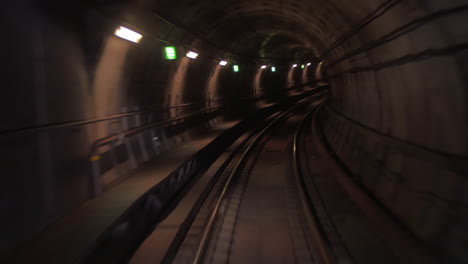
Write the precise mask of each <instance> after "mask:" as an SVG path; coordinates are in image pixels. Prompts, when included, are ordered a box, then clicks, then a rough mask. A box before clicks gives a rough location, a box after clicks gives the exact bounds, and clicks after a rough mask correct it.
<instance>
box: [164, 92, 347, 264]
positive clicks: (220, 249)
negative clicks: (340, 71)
mask: <svg viewBox="0 0 468 264" xmlns="http://www.w3.org/2000/svg"><path fill="white" fill-rule="evenodd" d="M319 102H320V101H315V103H312V109H310V101H308V102H307V103H308V104H305V102H303V103H302V104H298V105H296V106H294V107H292V108H291V109H288V110H286V111H284V112H282V113H278V114H276V115H274V116H272V117H270V119H269V120H267V122H266V125H265V126H263V128H261V129H257V130H254V131H251V132H250V134H249V135H247V136H245V137H244V138H243V139H242V140H241V141H239V142H237V144H236V147H235V148H234V149H233V150H232V153H231V155H230V156H229V158H227V159H226V161H225V162H224V164H223V165H222V166H220V169H219V170H218V171H217V172H216V175H215V177H213V178H216V179H217V180H216V182H213V183H212V184H211V185H208V186H207V188H209V191H208V192H207V195H205V196H204V197H202V198H199V199H200V201H199V202H198V203H197V205H198V206H195V207H194V208H193V209H192V213H191V214H190V216H189V217H188V218H187V219H186V220H185V221H184V225H182V227H181V228H180V229H179V232H178V234H177V236H176V238H175V239H174V241H173V242H172V244H171V246H170V247H169V250H168V251H167V253H166V254H165V256H164V258H163V259H162V261H161V262H163V263H172V262H173V263H272V262H282V263H350V262H343V261H341V262H335V257H334V254H335V253H336V252H334V251H332V250H331V249H329V247H330V244H329V243H327V242H328V240H327V241H325V239H323V238H322V239H317V238H319V237H322V233H319V232H317V233H313V230H316V231H317V230H321V229H322V228H319V227H317V224H319V222H318V221H316V220H314V218H315V212H312V211H311V204H310V203H308V202H307V201H306V199H308V198H307V197H305V196H304V195H305V193H306V192H307V190H306V189H305V188H304V187H303V186H302V185H303V184H304V181H303V180H301V178H300V177H301V172H300V167H299V166H297V163H298V162H299V161H297V163H296V161H294V160H293V162H291V160H289V159H285V158H284V157H285V156H287V157H289V156H290V155H291V151H293V153H294V156H293V157H294V159H295V160H296V159H297V160H298V159H299V158H298V157H297V154H296V152H297V145H298V144H300V142H299V141H300V139H299V138H300V137H299V134H300V130H301V129H303V123H304V122H303V121H301V120H303V119H304V117H305V116H307V113H308V112H309V111H311V110H313V108H314V107H315V106H316V105H318V104H319ZM291 143H294V148H292V149H291ZM291 168H293V169H294V171H295V172H294V174H293V175H291ZM322 222H323V221H322ZM320 223H321V222H320ZM335 248H336V243H335ZM324 252H329V253H324ZM342 255H343V254H342Z"/></svg>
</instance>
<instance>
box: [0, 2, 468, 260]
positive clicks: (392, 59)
mask: <svg viewBox="0 0 468 264" xmlns="http://www.w3.org/2000/svg"><path fill="white" fill-rule="evenodd" d="M148 10H156V11H158V12H157V14H164V15H167V16H168V17H169V18H172V19H173V20H172V21H176V23H169V22H167V20H165V19H164V18H162V17H161V16H158V15H154V13H151V12H149V11H148ZM278 10H282V13H281V12H278ZM467 10H468V7H467V6H466V3H465V1H462V0H458V1H456V0H452V1H436V0H425V1H424V0H420V1H416V0H412V1H397V0H395V1H392V0H390V1H371V0H359V1H353V3H349V1H345V0H333V1H322V0H316V1H286V3H282V2H281V3H280V2H279V1H270V2H265V1H261V0H255V1H249V3H247V2H246V3H243V2H242V1H221V2H219V1H218V2H213V1H197V2H192V1H178V2H177V3H175V2H174V1H154V2H152V1H128V2H127V1H95V2H94V3H92V4H91V3H77V2H75V3H71V4H70V3H66V4H61V3H59V2H58V1H57V2H55V1H38V2H33V1H27V0H20V1H15V2H9V3H7V7H6V8H4V9H2V11H0V12H2V15H1V18H0V19H1V20H2V22H3V23H2V24H3V25H4V26H3V27H2V30H3V31H4V32H3V34H2V35H3V36H9V37H8V38H5V39H4V40H3V43H2V49H1V52H2V58H3V63H4V65H8V67H7V68H6V71H4V74H3V76H4V87H5V89H4V91H3V92H2V97H1V99H0V100H1V104H0V108H1V110H2V113H4V116H5V117H6V118H4V122H2V123H1V124H0V129H1V131H8V130H16V129H19V128H24V127H30V126H43V125H47V124H53V123H60V122H69V121H74V120H87V119H92V118H96V117H103V116H107V115H111V114H116V113H122V112H128V111H134V110H139V109H144V108H145V107H148V106H167V105H171V104H178V103H189V102H200V101H203V100H205V99H206V98H207V97H208V96H209V94H213V96H221V97H222V98H224V102H225V103H228V104H229V103H232V104H231V106H230V107H231V108H232V109H235V108H236V102H237V98H245V97H250V96H252V95H255V91H254V90H255V87H254V85H255V75H256V73H257V71H258V66H259V65H261V64H263V63H266V64H269V63H268V61H267V62H262V61H256V58H257V56H259V57H262V56H264V57H272V56H274V55H275V54H283V53H284V54H287V56H288V60H285V61H282V62H281V63H277V65H278V69H279V71H278V75H272V73H267V72H264V73H262V75H261V76H260V81H259V87H260V89H259V90H258V91H262V92H265V94H267V95H268V96H269V97H277V95H278V94H279V95H281V94H283V90H284V88H287V86H288V84H287V82H288V78H287V72H288V71H289V70H290V65H291V64H292V63H294V62H295V63H298V64H302V63H306V62H308V61H309V58H312V57H313V56H311V55H310V54H313V55H314V56H315V58H316V59H317V60H316V61H312V60H311V61H312V62H313V63H314V64H313V65H312V66H311V67H310V69H308V71H307V72H310V73H311V74H312V73H313V72H314V71H315V68H316V65H317V64H316V63H317V62H318V61H319V60H321V61H323V65H324V68H325V69H326V70H327V74H326V77H327V80H328V81H329V83H330V96H329V103H328V105H327V107H325V108H324V110H323V111H322V114H321V116H322V120H323V128H324V132H325V138H326V140H327V141H328V142H329V144H330V146H331V147H332V148H333V149H334V150H335V151H336V153H337V155H338V157H339V158H340V160H341V161H343V163H344V164H345V165H346V166H347V168H348V169H349V170H350V172H352V173H353V174H354V175H355V177H356V178H357V179H358V180H359V181H360V182H361V183H362V184H363V186H365V187H366V188H367V189H368V190H369V192H370V193H371V194H372V195H373V196H374V197H375V198H376V199H378V200H379V201H380V202H381V204H382V205H383V206H384V207H386V208H387V209H388V210H389V212H391V213H392V214H393V215H394V216H395V218H396V219H398V220H399V221H401V223H402V225H403V226H404V227H405V228H407V229H408V230H409V231H410V232H411V233H412V234H413V235H414V236H415V237H416V238H417V239H419V240H420V241H422V242H423V243H425V244H426V245H427V246H428V247H430V248H433V249H435V250H434V254H436V255H439V256H441V257H444V258H451V259H453V260H457V261H467V260H468V256H467V254H466V252H464V247H465V246H464V245H465V244H464V243H465V242H464V241H466V238H467V234H468V232H467V231H468V230H467V228H468V225H467V224H466V222H467V211H466V202H467V200H466V197H467V196H466V194H465V192H464V190H466V188H467V186H466V179H465V178H466V175H468V170H467V168H466V164H467V158H466V157H467V152H468V151H467V149H468V144H467V138H468V137H467V136H466V135H468V133H467V124H468V122H467V121H468V117H467V110H468V108H467V105H468V104H467V99H468V98H467V94H466V86H467V80H468V78H467V76H468V73H467V67H466V65H467V58H468V57H467V53H466V49H467V41H468V28H467V26H466V23H465V22H466V18H465V17H466V15H467V12H468V11H467ZM374 17H375V18H374ZM255 18H257V19H258V20H259V22H255V21H256V20H255ZM260 18H261V19H260ZM242 19H244V20H245V21H247V22H244V23H239V24H238V25H236V23H235V22H242V21H243V20H242ZM249 19H251V20H249ZM252 21H253V22H252ZM262 21H265V22H262ZM254 22H255V23H254ZM122 23H125V24H124V25H127V24H128V25H131V26H132V27H133V28H135V29H136V30H138V31H139V32H141V33H143V35H144V38H143V40H142V42H141V43H139V44H138V45H135V44H131V43H129V42H126V41H124V40H121V39H118V38H116V37H114V36H112V32H113V30H114V29H115V27H116V26H118V25H120V24H122ZM282 25H284V27H283V26H282ZM296 25H299V27H295V26H296ZM359 25H361V27H360V26H359ZM272 26H275V27H278V29H277V30H276V31H278V32H279V33H272V31H269V29H268V28H269V27H272ZM249 27H252V28H253V29H252V32H248V33H243V31H245V28H249ZM203 28H209V30H211V31H209V32H208V33H209V34H203V33H204V32H203V31H200V30H201V29H203ZM207 30H208V29H207ZM190 31H193V32H195V33H200V34H192V33H191V32H190ZM286 31H287V34H286V33H285V32H286ZM272 34H273V36H277V35H281V37H278V38H277V40H276V42H275V41H270V42H268V41H266V40H265V39H266V38H267V36H272ZM274 34H277V35H274ZM201 37H203V39H200V38H201ZM158 38H159V39H163V40H165V41H169V42H170V43H173V44H174V45H175V46H177V47H178V49H179V51H180V53H179V54H178V55H179V60H177V61H166V60H164V59H163V55H162V47H163V46H164V45H165V44H164V43H163V42H161V41H160V40H159V39H158ZM236 38H237V39H238V40H236ZM272 38H273V37H272ZM189 47H190V48H194V49H196V50H197V51H199V53H200V54H201V55H200V58H199V59H198V60H196V61H189V62H188V63H187V65H185V66H186V67H187V69H186V72H185V73H182V74H181V75H182V76H184V78H178V79H177V80H176V81H182V82H181V83H179V84H175V83H174V79H173V77H174V76H175V74H176V73H177V72H178V71H182V72H183V71H184V70H183V69H182V68H183V67H185V66H184V65H182V66H181V64H182V63H183V60H184V59H182V57H183V55H184V53H185V52H186V51H187V50H188V49H189ZM218 47H227V48H226V50H228V51H231V52H232V53H241V54H243V55H245V57H252V59H240V58H237V57H235V56H234V58H235V59H238V60H239V65H240V67H241V72H240V73H239V74H234V73H233V72H232V71H231V70H230V69H228V68H225V69H221V70H220V73H219V79H218V80H217V81H213V80H212V86H213V87H216V91H217V92H214V93H209V92H208V87H209V83H210V76H212V73H214V72H215V68H216V67H217V63H218V61H219V59H220V58H224V57H228V56H231V55H232V54H231V53H230V52H227V53H225V52H224V51H223V50H222V49H219V48H218ZM259 50H260V52H258V51H259ZM310 50H312V51H311V52H309V51H310ZM252 51H253V52H252ZM208 54H209V56H208ZM303 57H307V58H308V59H307V60H302V59H303ZM185 60H186V61H187V59H185ZM301 75H302V76H301ZM303 76H304V75H303V74H301V71H300V70H294V73H293V78H294V82H293V83H294V84H293V85H297V84H300V83H303V82H304V81H305V80H304V78H303ZM309 78H310V77H309ZM175 87H177V88H175ZM176 91H179V92H176ZM210 92H212V91H210ZM112 132H113V131H112V129H111V128H109V126H108V125H99V126H98V125H88V126H84V127H78V128H73V129H69V130H67V131H63V130H50V131H49V130H47V131H46V132H41V133H33V134H25V135H21V136H14V137H8V138H0V141H1V146H2V149H1V151H0V153H1V155H2V161H3V162H2V170H3V175H4V177H3V180H2V187H1V193H2V198H1V201H0V202H1V205H2V210H4V212H8V217H2V220H1V226H2V227H4V230H2V233H3V234H4V235H3V236H2V239H1V241H0V248H2V251H0V255H2V254H3V253H4V252H6V251H8V250H10V249H11V248H13V247H15V246H16V245H18V244H20V243H22V242H24V241H26V240H28V239H29V238H31V237H32V236H33V234H35V233H37V232H38V231H40V230H41V229H43V228H44V227H45V226H47V225H48V224H50V223H52V222H53V221H55V220H56V219H57V218H58V217H60V216H63V215H65V214H66V213H67V212H70V211H71V210H73V209H74V208H76V207H77V206H79V205H81V204H82V203H83V202H84V201H86V200H87V199H89V198H90V197H91V191H90V187H89V185H90V183H89V178H90V177H89V170H90V168H89V162H88V155H89V148H90V145H91V144H92V143H93V142H94V141H95V140H97V139H98V138H101V137H103V136H105V135H108V134H109V133H112ZM439 249H442V250H439Z"/></svg>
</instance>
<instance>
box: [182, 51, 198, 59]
mask: <svg viewBox="0 0 468 264" xmlns="http://www.w3.org/2000/svg"><path fill="white" fill-rule="evenodd" d="M185 56H187V57H189V58H190V59H196V58H197V57H198V53H196V52H195V51H189V52H187V55H185Z"/></svg>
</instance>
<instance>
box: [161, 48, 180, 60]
mask: <svg viewBox="0 0 468 264" xmlns="http://www.w3.org/2000/svg"><path fill="white" fill-rule="evenodd" d="M164 51H165V52H166V60H175V59H177V52H176V48H175V47H165V48H164Z"/></svg>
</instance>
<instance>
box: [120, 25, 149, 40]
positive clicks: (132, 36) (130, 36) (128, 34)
mask: <svg viewBox="0 0 468 264" xmlns="http://www.w3.org/2000/svg"><path fill="white" fill-rule="evenodd" d="M115 35H116V36H118V37H120V38H123V39H126V40H128V41H131V42H135V43H138V42H140V40H141V38H142V37H143V36H142V35H141V34H140V33H137V32H135V31H133V30H130V29H128V28H126V27H122V26H120V27H118V28H117V29H116V30H115Z"/></svg>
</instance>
